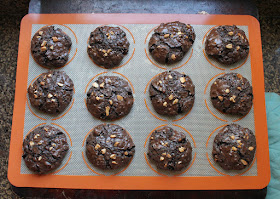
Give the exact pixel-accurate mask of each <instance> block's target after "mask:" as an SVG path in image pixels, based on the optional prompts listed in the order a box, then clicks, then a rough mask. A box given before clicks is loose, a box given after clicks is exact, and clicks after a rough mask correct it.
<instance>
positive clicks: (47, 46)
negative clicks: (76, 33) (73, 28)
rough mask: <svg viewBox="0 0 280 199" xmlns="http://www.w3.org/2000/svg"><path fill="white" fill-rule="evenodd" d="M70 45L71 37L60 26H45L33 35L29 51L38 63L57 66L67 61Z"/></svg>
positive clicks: (52, 66)
mask: <svg viewBox="0 0 280 199" xmlns="http://www.w3.org/2000/svg"><path fill="white" fill-rule="evenodd" d="M71 45H72V42H71V38H70V37H69V36H68V35H67V34H65V33H64V32H63V31H62V30H61V29H60V28H55V27H54V26H47V27H45V28H42V29H40V30H39V31H38V32H36V33H35V35H34V36H33V38H32V40H31V53H32V56H33V58H34V59H35V61H36V62H37V63H38V64H40V65H42V66H45V67H48V68H58V67H61V66H64V65H65V64H66V63H67V61H68V57H69V51H70V49H71Z"/></svg>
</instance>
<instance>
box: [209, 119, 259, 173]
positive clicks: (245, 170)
mask: <svg viewBox="0 0 280 199" xmlns="http://www.w3.org/2000/svg"><path fill="white" fill-rule="evenodd" d="M227 125H228V124H224V125H221V126H219V127H217V128H216V129H215V130H214V131H212V132H211V133H210V135H209V137H208V138H207V142H206V144H205V147H206V149H208V144H209V140H210V138H211V137H212V136H213V134H214V133H215V132H217V131H218V130H219V129H221V128H223V127H225V126H227ZM206 158H207V160H208V163H209V164H210V166H211V167H212V168H213V169H214V170H215V171H216V172H218V173H220V174H222V175H224V176H231V177H232V176H241V175H243V174H244V173H246V172H248V171H249V170H250V169H251V168H252V166H253V165H254V164H255V161H256V153H255V155H254V159H253V161H252V163H251V164H250V165H249V166H248V167H247V168H245V169H243V170H242V173H238V174H236V175H229V174H226V173H223V172H221V171H220V170H219V169H218V168H216V167H215V166H214V165H213V164H212V162H211V160H210V158H209V155H208V152H206ZM220 169H222V168H220Z"/></svg>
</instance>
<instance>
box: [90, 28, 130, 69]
mask: <svg viewBox="0 0 280 199" xmlns="http://www.w3.org/2000/svg"><path fill="white" fill-rule="evenodd" d="M107 25H116V26H121V27H122V28H124V29H125V30H126V31H128V33H129V34H130V35H131V37H132V40H133V44H134V45H135V39H134V36H133V34H132V32H131V31H130V30H129V29H128V28H127V27H125V26H123V25H120V24H102V25H100V26H97V28H98V27H102V26H107ZM89 39H90V35H89V37H88V39H87V46H88V42H89ZM134 53H135V47H134V48H133V51H132V54H131V56H130V57H129V58H128V60H127V61H126V62H125V63H123V64H121V65H119V66H115V67H112V68H105V67H104V66H101V65H98V64H97V63H95V62H94V61H93V59H92V58H91V57H90V56H89V54H88V53H87V55H88V57H89V59H90V60H91V61H92V62H93V64H94V65H96V66H98V67H100V68H102V69H105V70H114V69H118V68H121V67H123V66H125V65H127V64H128V63H129V62H130V60H131V59H132V58H133V56H134ZM122 61H123V60H122Z"/></svg>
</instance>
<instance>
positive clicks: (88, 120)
mask: <svg viewBox="0 0 280 199" xmlns="http://www.w3.org/2000/svg"><path fill="white" fill-rule="evenodd" d="M43 26H44V25H42V24H34V25H33V26H32V35H30V36H33V34H34V33H35V32H36V31H37V30H39V29H40V28H41V27H43ZM55 26H56V27H60V28H61V29H63V31H65V32H66V33H67V34H68V35H69V36H70V37H71V39H72V43H73V46H72V49H71V53H70V58H69V59H71V57H72V56H73V55H74V52H75V49H76V48H77V49H78V50H77V54H76V56H75V57H74V59H73V60H72V61H71V62H70V63H69V64H68V65H66V66H65V67H63V68H61V69H58V70H63V71H65V72H66V73H67V74H68V75H69V76H70V78H71V79H72V80H73V82H74V87H75V94H74V99H75V101H74V105H73V107H72V108H71V109H70V110H69V111H68V112H67V113H66V114H65V116H63V117H61V118H60V119H57V120H54V121H52V120H51V119H52V117H50V116H47V115H45V114H42V113H40V112H38V111H36V110H34V109H33V108H32V107H31V110H32V111H33V112H34V113H36V114H37V115H38V116H40V117H43V118H46V121H44V120H41V119H39V118H38V117H36V116H34V115H33V114H32V113H31V111H30V109H29V108H28V106H27V105H26V112H25V124H24V135H23V138H24V137H25V136H26V134H27V133H28V132H29V131H30V130H31V129H32V128H33V127H34V126H36V125H38V124H40V123H43V122H46V123H47V124H51V123H56V124H59V125H60V126H62V127H63V128H65V129H66V130H67V132H68V133H69V134H70V137H71V140H72V142H73V145H72V147H70V151H71V152H72V157H71V159H70V161H69V163H68V164H67V166H66V167H65V168H64V169H62V170H61V171H59V172H58V173H56V174H54V175H81V176H95V175H97V174H95V173H94V172H92V171H91V170H90V169H89V168H88V167H87V166H86V164H85V162H84V160H83V157H82V152H84V151H85V147H82V143H83V140H84V139H85V136H86V134H87V133H88V132H89V131H90V130H91V129H92V128H93V127H94V126H96V125H98V124H101V123H104V122H102V121H100V120H97V119H94V118H93V117H92V116H91V115H90V113H89V112H88V111H87V109H86V106H85V102H84V99H85V97H86V94H85V88H86V85H87V84H88V83H89V82H90V80H91V79H92V78H93V77H94V76H95V75H97V74H99V73H102V72H108V73H107V74H106V75H115V76H120V75H119V74H116V73H113V72H118V73H121V74H123V75H125V76H126V77H127V78H128V79H129V80H130V82H131V83H132V85H133V87H134V89H135V93H134V98H135V101H134V105H133V108H132V110H131V112H130V113H129V115H127V116H126V117H124V118H122V119H120V120H117V121H114V122H113V123H115V124H118V125H120V126H122V127H123V128H125V129H126V130H127V131H128V132H129V134H130V135H131V137H132V139H133V141H134V143H135V145H136V152H135V156H134V158H133V160H132V162H131V164H130V165H129V167H128V168H127V169H126V170H125V171H123V172H122V173H120V174H118V175H120V176H158V174H157V173H155V172H154V171H152V170H151V169H150V167H149V166H148V164H147V163H146V160H145V156H144V153H145V152H146V150H147V149H146V148H144V143H145V140H146V138H147V136H148V135H149V133H150V132H151V131H152V130H153V129H155V128H156V127H157V126H160V125H163V124H168V125H170V126H171V127H172V128H174V129H176V130H179V131H183V130H182V129H180V128H179V127H176V126H173V125H172V124H177V125H180V126H182V127H184V128H185V129H186V130H188V131H189V132H190V133H191V134H192V136H193V138H194V141H195V142H196V148H194V143H193V141H192V139H191V137H190V136H189V135H188V134H187V133H186V132H185V133H186V135H187V138H188V139H189V141H190V142H191V143H192V147H193V149H194V150H193V157H194V154H195V153H196V159H195V161H194V164H193V165H192V166H191V167H190V168H189V169H188V171H187V172H185V173H183V174H182V175H180V176H181V177H187V176H221V174H219V173H218V172H216V171H215V170H214V169H213V168H212V167H211V166H210V164H209V162H208V160H207V158H206V152H207V153H208V154H209V158H210V161H211V160H212V156H211V150H212V143H213V138H214V136H215V134H216V132H215V133H214V134H213V135H212V136H211V138H210V141H209V145H208V147H207V148H206V141H207V139H208V137H209V135H210V134H211V132H212V131H213V130H214V129H216V128H217V127H219V126H221V125H224V124H227V123H231V122H232V121H233V120H235V119H237V118H236V117H229V116H225V115H222V114H220V113H219V112H218V111H216V110H215V109H214V108H213V107H212V104H211V102H210V100H209V86H208V88H207V92H206V94H204V89H205V87H206V84H207V83H208V81H209V80H210V79H211V78H212V77H213V76H215V75H217V74H219V73H222V72H238V73H240V74H242V75H243V76H244V77H246V78H247V79H248V80H249V81H250V82H251V58H250V55H249V57H248V59H247V61H246V62H245V64H244V65H243V66H242V67H240V68H238V69H236V70H233V71H231V70H230V69H231V68H234V67H236V66H238V65H240V64H241V63H238V64H236V65H235V66H232V67H231V68H226V70H224V71H222V70H220V69H217V68H215V67H214V66H212V65H211V64H210V63H209V62H208V61H207V60H206V58H205V57H204V55H203V48H204V45H203V44H202V40H203V37H204V35H205V34H206V32H207V31H208V30H209V29H210V28H212V27H213V26H212V25H194V26H193V27H194V29H195V32H196V40H195V42H194V45H193V53H192V49H191V50H190V51H189V52H188V53H187V55H186V56H185V58H184V59H183V60H182V61H181V62H180V63H178V64H176V65H173V66H169V67H167V66H163V67H166V68H168V69H172V68H176V67H178V66H180V65H182V64H183V63H185V62H186V61H187V60H188V59H189V57H190V56H191V58H190V60H189V61H188V63H187V64H185V65H183V66H182V67H181V68H179V69H176V70H177V71H179V72H184V73H186V74H187V75H189V76H190V77H191V79H192V80H193V83H194V85H195V103H194V106H193V108H192V110H191V112H190V113H189V114H188V115H187V116H186V117H185V118H183V119H181V120H179V121H175V122H173V121H172V120H174V119H178V118H180V117H182V116H178V117H175V118H172V119H170V118H166V117H162V116H160V115H158V114H157V113H156V112H155V111H154V110H153V108H152V106H151V102H150V100H149V96H148V92H146V94H145V93H144V90H145V87H146V85H147V83H148V81H149V80H150V79H151V78H153V77H154V76H155V75H157V74H158V73H161V72H164V70H163V69H161V68H158V67H156V66H155V65H154V64H153V63H151V61H150V60H149V59H148V58H147V57H146V54H145V49H146V51H147V52H148V48H147V43H148V41H149V38H150V36H151V34H152V32H151V33H150V34H149V35H148V39H147V43H146V44H144V42H145V38H146V36H147V33H148V32H149V31H150V30H151V29H152V28H154V27H155V26H157V25H156V24H148V25H147V24H124V26H125V27H127V28H128V29H129V30H130V31H131V32H132V34H133V36H134V38H135V44H134V43H133V38H132V36H131V34H130V33H129V32H128V31H127V30H126V29H124V28H122V27H121V28H122V29H123V30H124V31H125V32H126V33H127V37H128V40H129V42H130V49H129V54H128V55H127V56H126V57H125V58H124V60H123V61H122V63H126V62H127V61H128V60H129V59H130V57H131V56H132V53H133V50H134V48H135V53H134V55H133V57H132V59H131V60H130V61H129V62H128V63H127V64H126V65H124V66H123V67H120V68H117V69H111V70H106V69H103V68H100V67H98V66H96V65H95V64H94V63H93V62H92V61H91V60H90V58H89V57H88V55H87V51H86V50H87V40H88V37H89V35H90V32H91V31H93V30H94V29H95V28H96V27H98V26H100V24H66V26H68V27H70V28H71V29H72V30H73V31H74V33H75V34H76V36H77V40H78V42H76V41H75V36H74V35H73V33H72V32H71V31H70V30H69V29H68V28H67V27H65V26H61V25H55ZM239 28H241V29H243V30H244V31H245V33H246V35H247V36H249V34H248V27H247V26H239ZM191 54H192V55H191ZM148 56H149V55H148ZM150 59H151V57H150ZM152 61H153V60H152ZM211 62H212V63H214V64H216V65H217V66H219V67H223V66H220V65H219V64H218V63H216V62H215V61H214V60H211ZM28 70H29V71H28V84H30V83H31V81H32V80H33V79H34V78H35V77H36V76H37V75H39V74H41V73H43V72H46V71H47V69H45V68H42V67H40V66H38V65H37V64H36V63H35V62H34V60H33V58H32V56H31V55H30V56H29V68H28ZM120 77H121V76H120ZM122 78H123V77H122ZM92 81H93V80H92ZM213 81H214V80H212V82H213ZM212 82H211V83H212ZM211 83H210V84H209V85H210V86H211ZM26 89H27V88H26ZM88 89H89V87H88ZM144 99H146V102H147V106H148V107H149V108H150V110H151V111H152V112H153V114H155V115H157V116H158V117H160V118H162V119H166V120H167V121H161V120H158V119H156V118H155V117H154V116H152V115H151V114H150V113H149V112H148V110H147V108H146V106H145V102H144ZM204 100H206V101H207V102H208V106H209V109H210V110H211V111H212V112H213V113H214V114H216V115H217V116H218V117H220V118H222V119H226V120H228V122H224V121H221V120H218V119H216V118H215V117H214V116H213V115H211V114H210V112H209V111H208V110H207V108H206V105H205V102H204ZM68 109H69V108H68ZM236 123H238V124H240V125H242V126H244V127H247V128H250V129H251V130H252V131H253V132H254V131H255V128H254V110H253V108H252V110H251V111H250V113H249V114H248V115H247V116H246V117H245V118H243V119H242V120H240V121H238V122H236ZM68 141H69V137H68ZM69 154H70V153H68V157H69ZM68 157H66V158H65V159H64V161H63V163H62V165H61V167H62V166H63V165H64V164H65V163H66V162H67V159H68ZM85 159H86V157H85ZM86 161H87V160H86ZM87 163H88V162H87ZM88 165H89V166H90V167H91V168H92V169H94V171H95V172H98V173H102V174H104V175H111V174H113V173H114V172H104V171H100V170H98V169H96V168H94V167H93V166H92V165H91V164H90V163H88ZM214 165H215V164H214ZM152 166H153V165H152ZM215 168H217V169H218V170H219V171H221V172H223V173H226V174H228V175H236V174H239V173H240V172H227V171H223V170H222V169H221V168H219V167H218V166H217V165H215ZM21 173H23V174H27V173H31V172H30V171H29V170H28V169H27V168H26V166H25V164H24V161H23V160H22V161H21ZM165 174H166V173H165ZM243 175H245V176H256V175H257V161H256V162H255V164H254V165H253V166H252V168H251V169H250V170H249V171H248V172H246V173H245V174H243Z"/></svg>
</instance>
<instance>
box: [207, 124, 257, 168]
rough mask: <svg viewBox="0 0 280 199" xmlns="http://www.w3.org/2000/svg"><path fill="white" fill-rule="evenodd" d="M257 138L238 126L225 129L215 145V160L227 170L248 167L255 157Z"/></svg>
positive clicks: (217, 137)
mask: <svg viewBox="0 0 280 199" xmlns="http://www.w3.org/2000/svg"><path fill="white" fill-rule="evenodd" d="M255 151H256V138H255V136H254V134H253V132H252V131H251V130H249V129H248V128H243V127H241V126H240V125H238V124H230V125H227V126H225V127H223V128H222V129H221V130H220V131H219V133H218V134H217V135H216V137H215V139H214V143H213V151H212V155H213V159H214V161H215V162H217V163H218V164H219V165H220V166H221V167H222V168H223V169H225V170H242V169H244V168H246V167H248V166H249V165H250V164H251V163H252V161H253V159H254V155H255Z"/></svg>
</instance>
